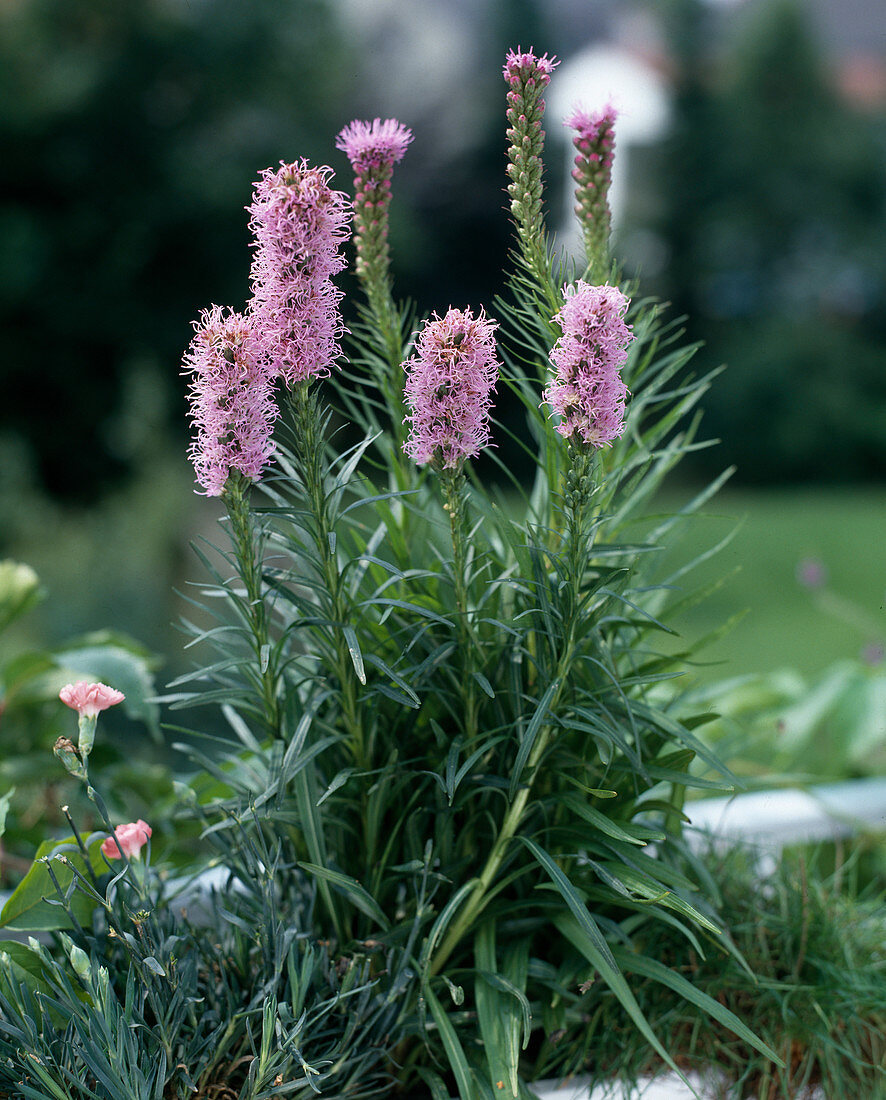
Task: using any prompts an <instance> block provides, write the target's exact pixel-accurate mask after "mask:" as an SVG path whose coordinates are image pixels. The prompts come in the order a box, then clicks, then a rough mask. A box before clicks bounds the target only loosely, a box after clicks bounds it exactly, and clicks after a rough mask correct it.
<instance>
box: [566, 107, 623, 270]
mask: <svg viewBox="0 0 886 1100" xmlns="http://www.w3.org/2000/svg"><path fill="white" fill-rule="evenodd" d="M615 119H616V111H615V108H614V107H613V106H612V104H607V105H606V106H605V107H604V108H603V109H602V110H601V111H598V112H596V113H595V114H592V113H590V112H588V111H584V110H582V109H581V108H576V109H575V110H574V111H573V112H572V114H571V115H569V117H568V118H567V119H566V121H565V125H566V126H568V127H570V129H572V130H573V131H575V132H574V134H573V138H572V143H573V145H574V146H575V149H576V157H575V167H574V168H573V169H572V178H573V179H574V180H575V185H576V186H575V213H576V215H577V216H578V220H579V224H580V225H581V230H582V235H583V237H584V243H585V253H586V257H587V264H588V267H587V273H586V275H585V278H586V279H587V280H588V281H589V282H591V283H603V282H605V281H606V279H607V278H608V276H609V271H610V267H611V265H612V260H611V257H610V252H609V236H610V233H611V231H612V211H611V209H610V206H609V188H610V185H611V183H612V161H613V157H614V153H615Z"/></svg>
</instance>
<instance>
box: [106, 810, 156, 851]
mask: <svg viewBox="0 0 886 1100" xmlns="http://www.w3.org/2000/svg"><path fill="white" fill-rule="evenodd" d="M152 831H153V830H152V829H151V826H150V825H149V824H148V823H147V821H142V819H141V818H139V819H138V821H130V822H129V824H128V825H118V826H117V828H116V829H115V830H114V835H113V836H109V837H108V839H107V840H106V841H104V843H103V844H102V854H103V855H105V856H107V858H108V859H120V850H121V849H122V850H123V854H124V855H125V856H126V858H127V859H138V857H139V855H140V853H141V850H142V848H143V847H144V846H145V845H146V844H147V842H148V837H149V836H150V835H151V833H152Z"/></svg>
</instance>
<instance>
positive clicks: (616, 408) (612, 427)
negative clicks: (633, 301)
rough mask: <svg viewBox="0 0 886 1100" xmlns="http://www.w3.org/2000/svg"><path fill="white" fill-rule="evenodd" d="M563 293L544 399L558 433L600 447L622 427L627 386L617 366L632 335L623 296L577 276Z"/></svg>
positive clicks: (620, 363) (613, 287) (612, 287)
mask: <svg viewBox="0 0 886 1100" xmlns="http://www.w3.org/2000/svg"><path fill="white" fill-rule="evenodd" d="M563 298H564V302H563V308H562V309H561V310H560V312H559V313H557V314H556V316H555V317H554V320H555V321H557V322H558V323H559V325H560V329H561V331H562V333H563V335H562V336H561V337H560V339H559V340H558V341H557V342H556V344H554V346H553V348H552V349H551V354H550V360H551V363H552V364H553V366H554V369H555V376H554V379H553V380H552V382H551V384H550V385H549V386H548V387H547V389H546V390H545V391H544V395H543V396H544V400H545V401H546V402H547V403H548V404H549V405H550V406H551V409H552V410H553V412H555V413H556V414H557V415H558V416H559V417H560V421H559V423H558V424H557V431H558V432H559V433H560V435H562V436H565V437H566V438H567V439H569V440H572V441H573V442H574V443H579V442H581V443H584V444H587V445H588V446H591V447H595V448H599V447H606V446H609V445H610V444H611V443H612V441H613V440H614V439H617V438H618V437H619V436H620V435H621V434H622V432H623V431H624V415H625V399H626V397H627V395H628V389H627V386H626V385H625V384H624V382H623V381H622V379H621V375H620V371H621V369H622V367H623V366H624V365H625V363H626V362H627V358H628V345H629V344H630V342H631V341H632V340H633V339H634V334H633V332H631V326H630V325H628V324H627V323H626V322H625V319H624V318H625V313H626V312H627V309H628V305H629V304H630V303H629V299H628V298H627V297H626V296H625V295H624V294H622V292H621V291H620V290H619V289H618V287H616V286H609V285H608V284H604V285H603V286H593V285H591V284H589V283H586V282H584V281H583V280H581V279H579V281H578V282H577V283H576V284H575V286H568V287H566V289H565V290H564V292H563Z"/></svg>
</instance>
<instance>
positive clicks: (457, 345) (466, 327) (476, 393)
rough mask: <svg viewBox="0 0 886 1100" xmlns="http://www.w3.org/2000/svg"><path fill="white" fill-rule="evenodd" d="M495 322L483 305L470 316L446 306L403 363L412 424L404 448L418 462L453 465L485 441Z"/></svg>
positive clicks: (494, 364)
mask: <svg viewBox="0 0 886 1100" xmlns="http://www.w3.org/2000/svg"><path fill="white" fill-rule="evenodd" d="M497 327H498V324H497V322H495V321H492V320H490V319H489V318H487V316H486V314H485V313H484V312H483V311H482V310H481V311H480V315H479V317H474V315H473V314H472V313H471V311H470V310H469V309H466V310H460V309H450V310H449V311H448V312H447V313H446V316H445V317H442V318H441V317H438V316H437V315H436V314H435V315H434V319H433V320H431V321H427V322H426V323H425V327H424V328H423V329H422V331H421V332H420V333H419V335H418V338H417V340H416V341H415V355H413V356H412V358H411V359H408V360H407V361H406V362H405V363H404V364H403V367H404V369H405V371H406V384H405V387H404V391H403V399H404V401H405V403H406V405H407V407H408V408H409V410H410V415H409V416H407V417H406V421H408V422H409V424H410V425H411V428H410V433H409V439H407V441H406V443H405V444H404V445H403V450H404V451H405V452H406V454H408V455H409V457H410V458H411V459H413V461H415V462H417V463H418V464H419V465H423V464H424V463H426V462H436V463H439V465H440V466H441V467H443V468H444V469H457V468H458V467H459V466H460V465H461V463H462V462H463V461H464V460H465V459H466V458H473V457H474V456H475V455H478V454H479V453H480V451H481V450H482V448H483V447H485V446H486V445H487V444H488V443H489V410H490V407H491V405H492V401H491V398H490V396H489V395H490V393H491V392H492V390H494V389H495V382H496V379H497V378H498V370H499V365H500V364H499V362H498V359H497V358H496V354H495V350H496V349H495V330H496V328H497Z"/></svg>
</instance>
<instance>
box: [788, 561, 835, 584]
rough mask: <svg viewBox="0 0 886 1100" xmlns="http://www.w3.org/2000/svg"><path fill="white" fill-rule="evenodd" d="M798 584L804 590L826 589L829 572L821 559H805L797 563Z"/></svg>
mask: <svg viewBox="0 0 886 1100" xmlns="http://www.w3.org/2000/svg"><path fill="white" fill-rule="evenodd" d="M796 575H797V583H798V584H801V585H802V586H803V587H804V588H824V586H825V585H826V584H827V583H828V571H827V568H826V566H825V564H824V562H823V561H822V560H821V558H803V559H801V560H800V561H798V562H797V571H796Z"/></svg>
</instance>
